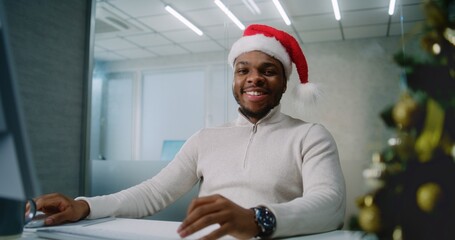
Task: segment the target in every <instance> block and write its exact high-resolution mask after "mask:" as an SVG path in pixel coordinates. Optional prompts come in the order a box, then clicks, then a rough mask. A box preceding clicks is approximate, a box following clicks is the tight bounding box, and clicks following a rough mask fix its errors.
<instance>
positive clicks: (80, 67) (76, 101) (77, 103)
mask: <svg viewBox="0 0 455 240" xmlns="http://www.w3.org/2000/svg"><path fill="white" fill-rule="evenodd" d="M4 2H5V9H6V13H7V18H8V20H9V24H10V30H11V32H12V36H11V43H12V48H13V55H14V59H15V63H16V70H17V76H18V79H19V88H20V89H19V90H20V94H21V97H22V103H23V105H24V106H23V107H24V112H25V117H26V125H27V127H28V133H29V137H30V140H31V145H32V151H33V157H34V160H35V166H36V169H37V175H38V178H39V180H40V183H41V187H42V192H43V193H48V192H54V191H58V192H62V193H65V194H68V195H70V196H76V195H78V194H79V192H80V190H81V188H82V185H81V183H80V180H81V178H80V176H81V174H83V172H82V169H83V166H81V162H82V161H81V159H82V158H83V152H84V145H83V144H82V142H83V140H85V139H84V138H85V136H84V134H85V129H84V118H85V109H84V101H85V100H86V99H87V97H86V92H85V91H86V90H85V88H86V86H87V85H86V82H87V76H86V73H85V69H86V59H87V55H86V54H87V51H86V49H87V43H88V41H87V33H88V31H87V26H88V25H87V23H88V21H89V18H87V16H89V15H88V11H89V9H90V6H91V3H89V2H90V1H85V0H84V1H81V0H66V1H60V0H33V1H29V0H6V1H4Z"/></svg>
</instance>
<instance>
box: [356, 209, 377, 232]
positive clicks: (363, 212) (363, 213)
mask: <svg viewBox="0 0 455 240" xmlns="http://www.w3.org/2000/svg"><path fill="white" fill-rule="evenodd" d="M359 225H360V227H361V228H362V229H363V230H364V231H366V232H372V233H378V232H379V231H381V228H382V224H381V210H380V209H379V208H378V206H376V204H371V205H370V206H365V207H363V208H361V209H360V211H359Z"/></svg>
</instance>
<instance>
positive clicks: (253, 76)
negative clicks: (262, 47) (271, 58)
mask: <svg viewBox="0 0 455 240" xmlns="http://www.w3.org/2000/svg"><path fill="white" fill-rule="evenodd" d="M247 81H248V83H253V84H255V85H259V86H262V85H263V84H264V81H265V79H264V76H262V74H261V73H260V72H259V71H250V73H249V75H248V78H247Z"/></svg>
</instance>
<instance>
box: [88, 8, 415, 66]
mask: <svg viewBox="0 0 455 240" xmlns="http://www.w3.org/2000/svg"><path fill="white" fill-rule="evenodd" d="M244 1H245V0H223V1H222V2H223V3H224V4H225V5H226V6H228V7H229V9H230V10H231V11H232V12H233V13H234V14H235V15H236V16H237V17H238V18H239V19H240V21H242V23H243V24H244V25H245V26H247V25H249V24H252V23H261V24H267V25H271V26H274V27H276V28H279V29H282V30H285V31H287V32H289V33H291V34H292V35H294V37H296V39H298V40H299V42H300V44H302V45H303V44H305V43H312V42H323V41H343V40H351V39H360V38H371V37H388V36H397V35H401V34H403V33H406V32H408V31H410V30H411V29H413V28H414V27H415V26H416V25H417V24H418V23H420V22H423V21H424V13H423V10H422V0H397V3H396V10H395V14H394V15H393V16H391V17H390V16H389V15H388V7H389V0H338V3H339V7H340V11H341V20H340V21H337V20H336V19H335V17H334V14H333V10H332V3H331V0H281V4H282V5H283V7H284V9H285V11H286V12H287V14H288V15H289V18H290V19H291V22H292V24H291V25H290V26H287V25H286V24H285V23H284V21H283V20H282V18H281V16H280V15H279V13H278V11H277V10H276V8H275V5H274V4H273V2H272V0H255V2H256V4H257V5H258V7H259V8H260V10H261V13H260V14H253V13H252V12H251V11H250V10H249V8H247V7H246V5H245V4H244ZM167 4H169V5H170V6H172V7H173V8H174V9H175V10H177V11H179V12H180V13H181V14H182V15H184V16H185V17H186V18H187V19H189V20H190V21H192V22H193V23H194V24H195V25H196V26H197V27H199V28H200V29H201V30H202V31H203V33H204V34H203V35H202V36H199V35H197V34H196V33H194V32H193V31H191V30H190V29H189V28H187V27H186V26H185V25H184V24H183V23H181V22H180V21H178V20H177V19H175V18H174V17H173V16H172V15H170V14H169V13H168V12H167V11H166V10H165V9H164V6H165V5H167ZM241 34H242V30H240V29H239V28H238V27H237V26H236V25H234V24H233V23H232V22H231V21H230V20H229V19H228V18H227V17H226V16H225V15H224V13H223V12H222V11H221V10H220V9H219V8H218V7H217V6H216V4H215V3H214V1H213V0H168V1H164V0H97V2H96V23H95V59H96V60H99V61H117V60H129V59H138V58H154V57H163V56H169V55H179V54H197V53H204V52H215V51H225V50H227V49H229V47H230V46H231V44H232V43H233V42H234V41H235V40H236V39H238V38H239V37H240V36H241Z"/></svg>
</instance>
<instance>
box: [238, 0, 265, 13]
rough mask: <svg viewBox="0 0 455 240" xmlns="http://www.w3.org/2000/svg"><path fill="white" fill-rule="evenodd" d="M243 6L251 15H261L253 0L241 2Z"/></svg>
mask: <svg viewBox="0 0 455 240" xmlns="http://www.w3.org/2000/svg"><path fill="white" fill-rule="evenodd" d="M242 1H243V4H245V6H246V7H247V8H248V9H249V10H250V11H251V12H252V13H253V14H255V15H256V14H261V9H259V7H258V5H257V4H256V2H255V1H254V0H242Z"/></svg>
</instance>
